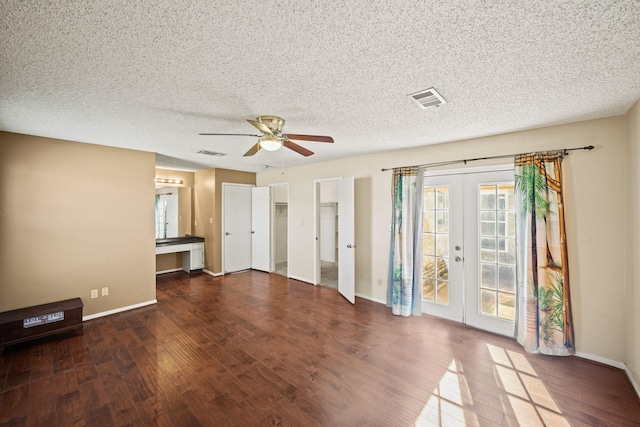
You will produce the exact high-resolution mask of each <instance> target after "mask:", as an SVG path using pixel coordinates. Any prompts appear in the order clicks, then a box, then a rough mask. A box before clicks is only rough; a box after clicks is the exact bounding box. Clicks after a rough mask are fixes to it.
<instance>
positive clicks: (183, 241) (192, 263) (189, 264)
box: [156, 236, 204, 273]
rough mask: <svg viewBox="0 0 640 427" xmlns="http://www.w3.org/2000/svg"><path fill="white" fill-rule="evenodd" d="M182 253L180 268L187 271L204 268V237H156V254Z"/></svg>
mask: <svg viewBox="0 0 640 427" xmlns="http://www.w3.org/2000/svg"><path fill="white" fill-rule="evenodd" d="M179 252H181V253H182V270H184V271H186V272H187V273H192V272H194V271H200V270H202V269H203V268H204V238H202V237H196V236H185V237H170V238H166V239H156V255H161V254H170V253H179Z"/></svg>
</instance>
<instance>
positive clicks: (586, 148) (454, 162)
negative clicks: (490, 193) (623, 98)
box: [382, 145, 595, 172]
mask: <svg viewBox="0 0 640 427" xmlns="http://www.w3.org/2000/svg"><path fill="white" fill-rule="evenodd" d="M594 148H595V147H594V146H593V145H588V146H586V147H578V148H562V149H561V150H558V151H563V152H564V155H565V156H567V155H568V154H569V151H574V150H593V149H594ZM547 151H551V150H547ZM520 154H527V153H519V154H504V155H501V156H489V157H476V158H475V159H462V160H449V161H446V162H435V163H424V164H421V165H413V166H398V167H395V168H386V169H382V172H386V171H390V170H394V169H401V168H417V167H420V166H447V165H455V164H457V163H464V164H465V165H466V164H467V162H475V161H477V160H491V159H504V158H507V157H515V156H519V155H520Z"/></svg>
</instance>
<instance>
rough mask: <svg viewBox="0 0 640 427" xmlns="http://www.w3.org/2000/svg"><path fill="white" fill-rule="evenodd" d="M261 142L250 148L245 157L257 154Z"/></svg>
mask: <svg viewBox="0 0 640 427" xmlns="http://www.w3.org/2000/svg"><path fill="white" fill-rule="evenodd" d="M260 148H261V147H260V143H259V142H258V143H256V145H254V146H253V147H251V148H249V151H247V152H246V153H244V154H243V156H244V157H249V156H253V155H254V154H256V153H257V152H258V151H260Z"/></svg>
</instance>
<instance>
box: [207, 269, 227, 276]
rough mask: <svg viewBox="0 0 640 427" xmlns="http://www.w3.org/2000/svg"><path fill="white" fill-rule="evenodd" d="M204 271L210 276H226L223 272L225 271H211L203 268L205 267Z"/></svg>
mask: <svg viewBox="0 0 640 427" xmlns="http://www.w3.org/2000/svg"><path fill="white" fill-rule="evenodd" d="M202 272H203V273H207V274H208V275H209V276H213V277H219V276H224V273H223V272H220V273H214V272H213V271H209V270H207V269H206V268H203V269H202Z"/></svg>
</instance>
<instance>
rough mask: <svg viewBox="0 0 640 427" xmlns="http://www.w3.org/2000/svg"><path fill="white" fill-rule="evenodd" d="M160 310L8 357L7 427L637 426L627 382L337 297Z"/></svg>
mask: <svg viewBox="0 0 640 427" xmlns="http://www.w3.org/2000/svg"><path fill="white" fill-rule="evenodd" d="M157 298H158V304H157V305H156V306H150V307H145V308H141V309H137V310H132V311H129V312H125V313H121V314H116V315H112V316H108V317H104V318H100V319H95V320H92V321H88V322H85V324H84V332H83V334H82V335H80V336H73V335H70V336H67V337H63V338H62V339H60V338H49V339H44V340H41V341H37V342H34V343H27V344H20V345H18V346H14V347H8V348H7V349H6V350H5V354H4V356H2V357H0V425H2V426H45V425H46V426H127V425H128V426H142V425H147V426H259V425H288V426H413V425H419V426H545V425H546V426H634V425H636V426H637V425H640V403H639V402H638V399H637V397H636V395H635V394H634V391H633V389H632V387H631V386H630V384H629V382H628V380H627V378H626V376H625V374H624V372H622V371H621V370H618V369H615V368H611V367H607V366H602V365H598V364H595V363H592V362H589V361H586V360H583V359H579V358H575V357H569V358H554V357H548V356H541V355H531V354H527V353H526V352H524V351H523V350H522V348H521V347H520V346H519V345H518V344H517V343H516V342H514V341H513V340H511V339H508V338H504V337H500V336H496V335H492V334H489V333H485V332H482V331H478V330H475V329H472V328H469V327H466V326H464V325H459V324H456V323H452V322H449V321H445V320H441V319H437V318H433V317H430V316H426V315H423V316H422V317H411V318H398V317H394V316H392V315H391V314H390V311H389V310H388V309H387V308H386V307H384V306H383V305H381V304H377V303H373V302H370V301H366V300H363V299H358V300H357V302H356V305H355V306H352V305H351V304H349V303H348V302H347V301H346V300H344V298H342V297H341V296H340V295H339V294H338V293H337V291H336V290H334V289H327V288H322V287H314V286H311V285H308V284H304V283H301V282H297V281H295V280H288V279H286V278H284V277H282V276H279V275H275V274H274V275H269V274H265V273H261V272H253V271H250V272H245V273H240V274H234V275H229V276H225V277H219V278H213V277H210V276H207V275H198V276H194V277H190V276H189V275H187V274H186V273H182V272H178V273H171V274H165V275H162V276H159V277H158V278H157Z"/></svg>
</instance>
